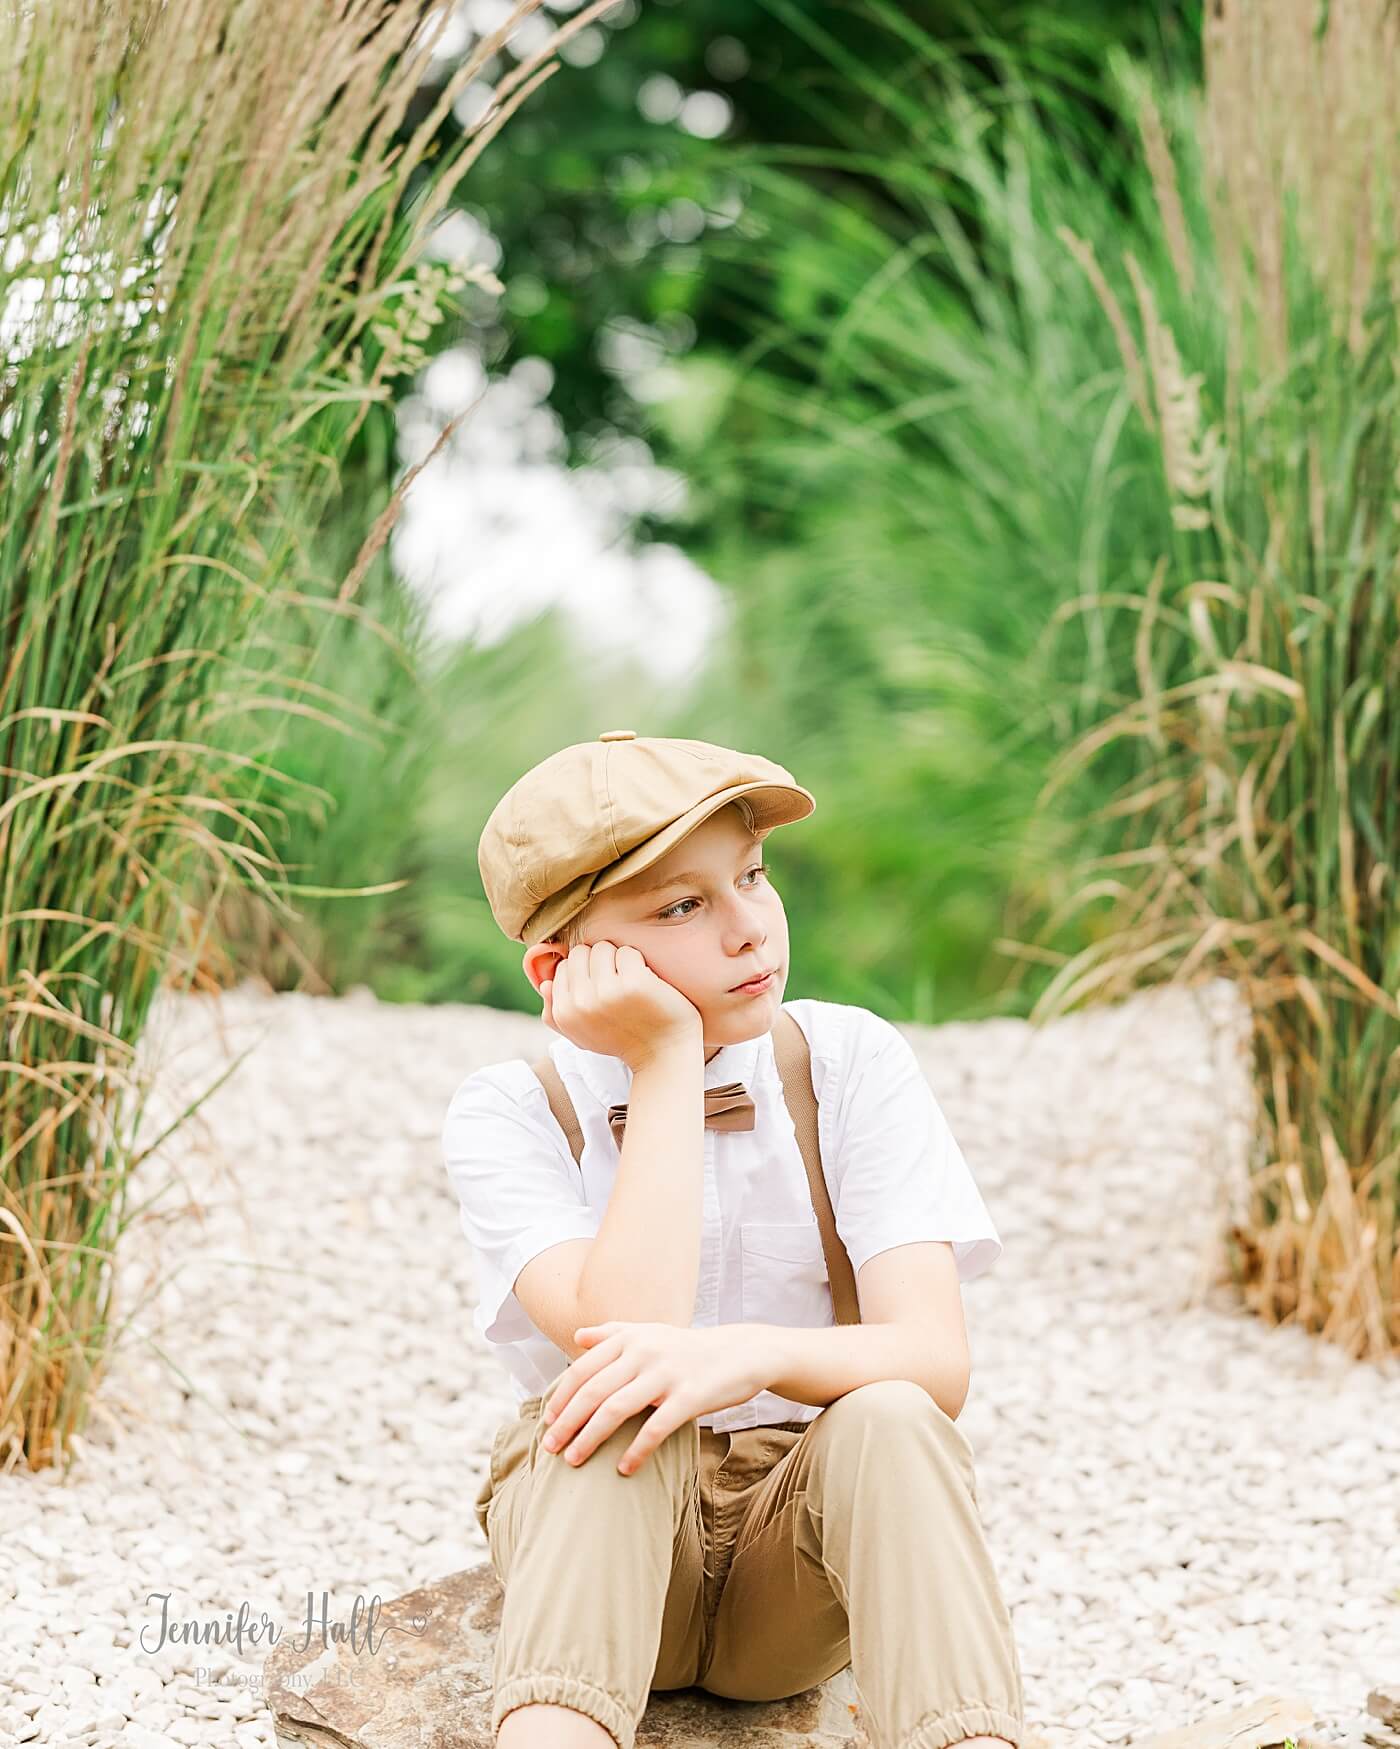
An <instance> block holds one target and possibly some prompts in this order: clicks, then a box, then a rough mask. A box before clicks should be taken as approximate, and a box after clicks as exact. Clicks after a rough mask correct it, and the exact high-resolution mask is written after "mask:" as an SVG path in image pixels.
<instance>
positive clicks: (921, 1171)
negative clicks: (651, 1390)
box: [442, 998, 1002, 1432]
mask: <svg viewBox="0 0 1400 1749" xmlns="http://www.w3.org/2000/svg"><path fill="white" fill-rule="evenodd" d="M783 1006H784V1007H785V1008H786V1010H787V1011H788V1013H790V1014H791V1015H792V1016H793V1018H794V1019H795V1020H796V1021H797V1022H798V1024H799V1025H800V1026H801V1028H802V1030H803V1032H804V1033H805V1034H806V1037H807V1040H808V1042H809V1044H810V1045H811V1051H812V1084H813V1090H814V1091H815V1093H816V1096H817V1118H818V1126H819V1134H820V1138H821V1157H822V1167H823V1171H824V1173H825V1176H826V1183H827V1189H828V1192H829V1194H830V1196H831V1205H832V1209H833V1212H834V1213H835V1216H836V1229H837V1232H838V1233H839V1234H840V1236H841V1240H842V1242H843V1244H844V1245H845V1247H846V1251H847V1254H848V1255H849V1257H850V1260H851V1267H852V1269H854V1270H855V1271H856V1272H857V1273H859V1271H860V1268H861V1266H862V1265H863V1264H864V1263H865V1262H866V1261H867V1259H868V1258H871V1257H874V1256H875V1254H876V1253H877V1252H879V1251H885V1250H888V1249H889V1248H890V1247H891V1246H894V1245H907V1244H910V1243H912V1242H914V1241H917V1240H926V1239H942V1240H947V1241H949V1242H951V1244H952V1247H953V1255H954V1258H955V1260H956V1263H957V1269H958V1278H959V1280H960V1281H970V1280H972V1278H973V1277H974V1276H978V1275H981V1274H982V1273H983V1271H984V1270H986V1269H989V1268H990V1267H991V1265H992V1264H993V1263H995V1262H996V1260H997V1258H998V1257H999V1256H1000V1255H1001V1251H1002V1244H1001V1240H1000V1239H999V1238H998V1236H997V1232H996V1229H995V1227H993V1225H992V1221H991V1217H990V1215H989V1214H988V1213H987V1209H986V1207H985V1205H984V1203H983V1201H982V1198H981V1195H980V1194H979V1192H978V1189H977V1186H976V1184H975V1182H974V1181H973V1177H972V1174H971V1172H970V1171H969V1170H968V1166H967V1162H966V1161H965V1160H964V1159H963V1156H962V1153H961V1151H960V1149H959V1148H958V1145H957V1143H956V1141H954V1139H953V1135H952V1132H951V1130H950V1129H949V1128H948V1124H947V1122H946V1120H945V1118H944V1116H943V1113H942V1111H941V1110H940V1109H939V1106H938V1102H937V1100H936V1099H935V1098H934V1095H933V1092H932V1090H931V1088H930V1087H929V1084H928V1081H927V1079H926V1078H925V1076H924V1073H923V1070H922V1069H921V1068H920V1067H919V1063H918V1059H917V1058H916V1057H915V1055H914V1051H913V1048H912V1046H911V1045H910V1043H909V1041H908V1039H907V1038H905V1036H904V1034H903V1033H902V1032H900V1031H899V1030H898V1028H897V1027H895V1026H893V1025H891V1023H890V1022H889V1021H887V1020H885V1019H883V1018H881V1016H879V1015H877V1014H875V1013H872V1011H871V1010H870V1009H868V1008H860V1007H857V1006H854V1005H852V1004H849V1003H842V1002H820V1001H817V1000H815V999H813V998H804V999H797V1000H794V1001H790V1002H786V1003H784V1005H783ZM549 1054H550V1056H551V1057H552V1058H553V1060H554V1065H555V1067H556V1068H557V1069H558V1071H559V1073H560V1075H561V1076H562V1077H563V1080H564V1085H565V1087H566V1088H567V1089H568V1092H569V1096H570V1098H571V1099H572V1100H573V1104H574V1111H575V1112H576V1114H577V1116H578V1122H579V1127H580V1129H581V1130H582V1132H583V1157H582V1163H581V1166H582V1169H581V1170H580V1167H579V1166H576V1165H575V1164H574V1158H573V1155H572V1154H571V1153H570V1151H569V1145H568V1142H567V1141H566V1140H565V1137H564V1133H563V1131H562V1130H561V1129H560V1127H559V1125H558V1124H557V1123H556V1122H555V1121H554V1115H553V1113H552V1112H551V1111H550V1109H549V1101H548V1099H547V1098H546V1096H545V1091H544V1088H543V1087H542V1086H541V1085H540V1083H539V1081H538V1080H537V1079H536V1077H535V1075H534V1073H533V1072H532V1071H531V1069H530V1066H529V1064H528V1063H527V1062H526V1061H525V1060H524V1059H523V1058H516V1059H514V1060H512V1061H509V1062H503V1063H494V1064H491V1065H490V1066H489V1067H486V1068H482V1069H477V1070H476V1071H475V1072H474V1073H472V1074H470V1075H468V1076H467V1078H466V1080H465V1081H463V1082H462V1084H461V1085H460V1086H459V1087H458V1089H457V1091H456V1092H455V1093H454V1094H453V1096H452V1100H451V1103H450V1105H449V1107H448V1112H447V1117H446V1120H445V1122H444V1124H443V1130H442V1143H443V1155H444V1160H445V1163H446V1166H447V1175H448V1178H449V1180H450V1181H451V1184H452V1188H453V1190H454V1191H455V1192H456V1194H457V1200H458V1204H459V1206H460V1209H461V1225H462V1231H463V1233H464V1234H465V1235H466V1237H467V1239H468V1240H469V1241H470V1243H471V1247H472V1251H473V1256H474V1260H475V1264H476V1283H477V1295H478V1298H477V1306H476V1311H475V1315H474V1320H473V1321H474V1323H475V1326H476V1328H477V1330H478V1331H479V1332H480V1333H481V1335H482V1336H483V1337H484V1338H485V1339H486V1341H487V1342H489V1343H491V1344H493V1345H494V1348H495V1352H496V1354H497V1355H498V1356H499V1358H500V1360H501V1361H502V1362H503V1364H504V1366H505V1368H506V1370H507V1372H508V1373H509V1375H510V1378H511V1381H512V1384H513V1387H514V1390H515V1397H516V1401H517V1402H523V1401H524V1400H525V1399H526V1398H527V1397H530V1396H536V1395H538V1394H539V1393H540V1392H542V1391H543V1390H545V1389H546V1387H547V1386H548V1385H549V1384H550V1382H551V1381H552V1380H553V1379H554V1378H556V1377H557V1375H558V1374H559V1373H560V1372H562V1371H563V1369H564V1367H565V1366H567V1365H568V1360H569V1357H568V1355H567V1354H565V1353H564V1352H563V1351H562V1350H561V1349H559V1348H557V1347H556V1346H555V1345H554V1344H553V1343H552V1342H551V1341H550V1340H549V1338H548V1337H546V1336H545V1335H544V1334H543V1333H542V1332H541V1331H540V1330H539V1329H537V1328H536V1326H535V1325H534V1324H532V1323H531V1321H530V1319H529V1317H528V1316H527V1315H526V1313H525V1309H524V1307H523V1306H522V1305H521V1304H520V1302H519V1300H518V1299H516V1297H515V1293H514V1291H513V1289H514V1284H515V1278H516V1276H517V1275H518V1274H519V1273H520V1271H521V1269H522V1268H523V1267H524V1266H525V1264H527V1263H528V1262H529V1261H530V1259H531V1258H532V1257H535V1256H537V1255H538V1254H539V1253H540V1252H541V1251H544V1250H547V1249H548V1248H549V1246H551V1245H557V1244H559V1243H560V1242H561V1241H562V1240H565V1239H588V1238H592V1237H594V1235H596V1233H597V1232H598V1229H599V1227H600V1225H601V1224H602V1219H603V1213H604V1210H605V1209H606V1207H607V1202H608V1197H609V1194H610V1193H611V1191H612V1186H613V1180H614V1178H615V1176H616V1173H617V1169H618V1166H619V1164H620V1160H621V1156H620V1153H619V1150H618V1147H617V1144H616V1142H615V1141H614V1140H613V1136H612V1132H611V1130H610V1129H609V1128H608V1107H609V1106H610V1105H614V1104H618V1103H620V1102H621V1101H623V1100H626V1099H628V1098H629V1096H630V1091H631V1084H632V1071H631V1070H630V1069H629V1068H628V1066H627V1065H626V1064H625V1063H624V1062H623V1061H622V1060H621V1059H620V1058H618V1057H608V1056H602V1055H599V1054H598V1053H597V1052H594V1051H585V1050H580V1049H579V1048H578V1046H577V1045H575V1044H573V1043H572V1042H571V1041H570V1040H568V1039H566V1038H562V1037H560V1038H556V1039H555V1040H554V1042H553V1043H552V1044H551V1045H550V1046H549ZM728 1081H739V1082H742V1083H743V1085H744V1086H745V1088H746V1089H747V1090H748V1092H749V1094H750V1095H751V1096H752V1098H753V1101H754V1108H755V1109H754V1128H753V1129H752V1130H717V1129H711V1128H708V1127H707V1128H706V1129H705V1131H704V1168H705V1170H704V1200H703V1208H702V1225H701V1230H700V1278H699V1281H698V1283H697V1285H696V1289H695V1310H694V1313H693V1315H692V1318H691V1325H692V1328H697V1329H698V1328H708V1327H710V1326H713V1325H716V1324H729V1323H736V1322H741V1321H742V1322H757V1323H763V1324H786V1325H798V1326H820V1325H824V1324H834V1323H835V1321H836V1320H835V1314H834V1312H833V1309H832V1301H831V1291H830V1288H829V1287H828V1285H827V1278H826V1260H825V1257H824V1255H823V1252H822V1242H821V1232H820V1229H819V1228H818V1226H817V1218H816V1214H815V1211H814V1210H813V1208H812V1196H811V1188H810V1186H809V1184H808V1182H807V1172H806V1168H805V1167H804V1165H803V1163H802V1153H801V1150H800V1149H799V1147H798V1145H797V1136H796V1133H795V1131H794V1129H793V1125H792V1119H791V1118H790V1116H789V1115H788V1110H787V1105H786V1102H785V1101H784V1099H783V1088H782V1078H781V1076H780V1075H779V1073H778V1066H777V1062H776V1059H775V1057H774V1053H773V1036H772V1034H771V1033H764V1034H763V1035H762V1036H761V1037H760V1038H756V1039H747V1040H745V1041H743V1042H742V1043H740V1044H733V1045H724V1046H723V1047H722V1048H721V1049H720V1050H718V1051H717V1052H716V1053H715V1055H714V1056H713V1057H712V1058H711V1059H710V1061H709V1062H708V1063H706V1065H705V1076H704V1085H705V1086H706V1087H716V1086H719V1085H720V1084H722V1083H724V1082H728ZM820 1412H821V1407H820V1405H817V1404H812V1403H799V1402H795V1401H793V1400H792V1399H791V1398H788V1397H781V1396H778V1395H777V1394H776V1393H775V1392H773V1391H768V1390H762V1391H759V1392H758V1393H757V1394H756V1395H755V1396H753V1397H750V1398H749V1399H748V1400H747V1401H746V1402H744V1403H737V1404H733V1405H731V1406H730V1407H728V1408H725V1409H720V1410H717V1411H715V1412H713V1413H711V1414H708V1415H701V1416H699V1417H697V1419H698V1421H699V1424H700V1425H701V1426H702V1427H713V1428H716V1429H717V1430H719V1431H722V1432H727V1431H734V1430H737V1429H739V1428H743V1427H758V1426H766V1425H770V1424H772V1423H773V1422H778V1421H809V1420H811V1419H812V1418H813V1417H815V1416H816V1415H818V1414H820Z"/></svg>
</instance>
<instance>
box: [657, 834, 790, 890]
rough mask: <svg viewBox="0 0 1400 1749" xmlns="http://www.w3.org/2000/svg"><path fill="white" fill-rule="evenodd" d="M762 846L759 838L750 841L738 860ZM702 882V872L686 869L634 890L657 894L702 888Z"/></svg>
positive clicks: (660, 877) (662, 876)
mask: <svg viewBox="0 0 1400 1749" xmlns="http://www.w3.org/2000/svg"><path fill="white" fill-rule="evenodd" d="M762 844H763V840H762V839H761V838H754V839H751V840H750V842H749V843H748V844H747V845H746V846H745V848H744V850H743V851H742V852H741V855H740V860H741V861H742V860H743V858H744V857H746V856H752V855H753V853H754V851H755V850H758V849H761V847H762ZM704 881H705V875H704V872H703V870H700V869H686V870H684V871H683V872H682V873H681V874H670V875H661V876H659V877H658V878H657V879H656V880H653V881H640V882H639V883H638V885H637V887H636V889H635V890H636V892H637V893H638V894H641V893H658V892H660V891H662V889H663V888H665V887H678V886H697V887H698V886H703V885H704Z"/></svg>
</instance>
